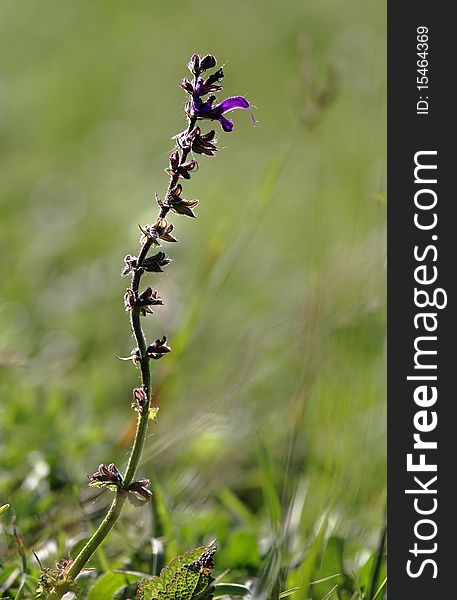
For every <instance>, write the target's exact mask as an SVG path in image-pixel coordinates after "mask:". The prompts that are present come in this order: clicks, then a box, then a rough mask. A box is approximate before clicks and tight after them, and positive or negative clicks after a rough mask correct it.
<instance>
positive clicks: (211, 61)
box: [200, 54, 217, 71]
mask: <svg viewBox="0 0 457 600" xmlns="http://www.w3.org/2000/svg"><path fill="white" fill-rule="evenodd" d="M216 64H217V62H216V59H215V58H214V56H212V55H211V54H207V55H206V56H204V57H203V58H202V59H201V61H200V71H206V70H207V69H213V68H214V67H215V66H216Z"/></svg>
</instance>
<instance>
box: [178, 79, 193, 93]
mask: <svg viewBox="0 0 457 600" xmlns="http://www.w3.org/2000/svg"><path fill="white" fill-rule="evenodd" d="M179 85H180V86H181V87H182V89H183V90H185V91H186V92H187V93H188V94H193V92H194V86H193V85H192V84H191V82H190V81H189V80H188V79H187V77H184V79H183V80H182V81H181V83H180V84H179Z"/></svg>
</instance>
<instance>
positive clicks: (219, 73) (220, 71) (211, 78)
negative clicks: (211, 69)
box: [205, 67, 224, 86]
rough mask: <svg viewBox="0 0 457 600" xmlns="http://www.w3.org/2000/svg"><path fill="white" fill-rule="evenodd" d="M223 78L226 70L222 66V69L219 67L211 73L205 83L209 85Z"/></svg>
mask: <svg viewBox="0 0 457 600" xmlns="http://www.w3.org/2000/svg"><path fill="white" fill-rule="evenodd" d="M221 79H224V71H223V69H222V67H221V68H220V69H218V70H217V71H216V72H215V73H213V74H212V75H210V76H209V77H208V79H206V81H205V85H208V86H209V85H213V83H216V82H217V81H220V80H221Z"/></svg>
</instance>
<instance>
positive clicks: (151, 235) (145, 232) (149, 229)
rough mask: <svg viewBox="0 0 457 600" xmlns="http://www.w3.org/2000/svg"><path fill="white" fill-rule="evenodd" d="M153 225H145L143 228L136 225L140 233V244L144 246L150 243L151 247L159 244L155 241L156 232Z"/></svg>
mask: <svg viewBox="0 0 457 600" xmlns="http://www.w3.org/2000/svg"><path fill="white" fill-rule="evenodd" d="M156 223H157V222H156ZM155 225H156V224H154V225H145V226H144V227H141V225H138V227H139V229H140V231H141V238H140V242H141V244H144V243H145V242H150V243H151V245H152V246H158V245H159V243H158V241H157V238H158V232H157V229H156V226H155Z"/></svg>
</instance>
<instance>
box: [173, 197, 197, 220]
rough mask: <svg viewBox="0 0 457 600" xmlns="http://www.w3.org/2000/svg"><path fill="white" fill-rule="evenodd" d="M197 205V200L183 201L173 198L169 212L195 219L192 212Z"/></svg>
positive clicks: (182, 199)
mask: <svg viewBox="0 0 457 600" xmlns="http://www.w3.org/2000/svg"><path fill="white" fill-rule="evenodd" d="M197 204H198V200H184V198H174V199H173V203H172V204H171V210H172V211H173V212H175V213H176V214H178V215H185V216H186V217H192V218H193V219H195V218H196V216H197V215H196V214H195V213H194V211H193V210H192V209H193V208H195V207H196V206H197Z"/></svg>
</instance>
